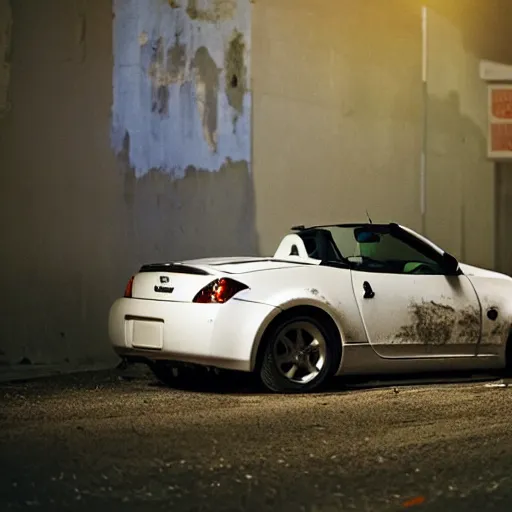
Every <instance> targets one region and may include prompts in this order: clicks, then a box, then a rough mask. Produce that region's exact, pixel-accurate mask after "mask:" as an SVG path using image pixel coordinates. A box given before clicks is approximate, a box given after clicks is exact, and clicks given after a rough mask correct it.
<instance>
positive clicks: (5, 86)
mask: <svg viewBox="0 0 512 512" xmlns="http://www.w3.org/2000/svg"><path fill="white" fill-rule="evenodd" d="M11 31H12V11H11V4H10V0H0V116H1V115H2V114H3V113H4V112H6V111H7V110H9V85H10V81H11Z"/></svg>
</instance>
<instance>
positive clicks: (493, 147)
mask: <svg viewBox="0 0 512 512" xmlns="http://www.w3.org/2000/svg"><path fill="white" fill-rule="evenodd" d="M488 89H489V107H488V115H489V134H488V155H489V158H494V159H497V160H498V159H499V160H501V159H512V84H510V85H509V84H503V85H499V84H493V85H489V87H488Z"/></svg>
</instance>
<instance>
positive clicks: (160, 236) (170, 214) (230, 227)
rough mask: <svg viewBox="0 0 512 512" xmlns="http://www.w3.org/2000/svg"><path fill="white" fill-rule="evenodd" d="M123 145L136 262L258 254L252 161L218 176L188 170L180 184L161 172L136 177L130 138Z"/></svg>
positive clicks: (126, 197) (126, 199)
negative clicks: (129, 160) (250, 164)
mask: <svg viewBox="0 0 512 512" xmlns="http://www.w3.org/2000/svg"><path fill="white" fill-rule="evenodd" d="M124 146H125V147H124V149H123V152H122V153H121V155H120V162H121V164H122V168H123V172H124V202H125V205H126V208H127V210H128V215H127V218H128V219H129V226H130V227H129V229H130V233H129V240H132V241H133V247H132V249H133V250H134V252H135V254H134V256H135V258H136V261H138V262H139V263H147V262H155V261H169V260H179V259H188V258H200V257H214V256H238V255H239V256H245V255H249V256H252V255H257V254H258V246H259V243H258V236H257V233H256V227H255V203H254V187H253V183H252V175H251V173H250V172H249V168H248V164H247V162H245V161H243V160H242V161H236V162H235V161H230V160H227V161H226V163H225V164H224V165H222V166H221V168H220V169H219V170H218V171H216V172H206V171H204V170H201V169H197V168H195V167H193V166H189V167H187V168H186V169H185V176H184V177H183V178H181V179H176V178H173V177H172V176H170V175H169V174H167V173H165V172H162V171H159V170H157V169H152V170H150V171H149V172H148V173H147V174H145V175H144V176H143V177H142V178H137V177H136V176H135V172H134V170H133V169H131V168H130V167H129V165H128V159H127V154H128V151H129V137H128V136H126V138H125V144H124Z"/></svg>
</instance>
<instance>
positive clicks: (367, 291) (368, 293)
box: [363, 281, 375, 299]
mask: <svg viewBox="0 0 512 512" xmlns="http://www.w3.org/2000/svg"><path fill="white" fill-rule="evenodd" d="M363 290H364V295H363V298H365V299H373V297H375V292H374V291H373V290H372V287H371V286H370V283H369V282H368V281H365V282H364V283H363Z"/></svg>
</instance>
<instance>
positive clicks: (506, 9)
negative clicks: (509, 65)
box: [406, 0, 512, 62]
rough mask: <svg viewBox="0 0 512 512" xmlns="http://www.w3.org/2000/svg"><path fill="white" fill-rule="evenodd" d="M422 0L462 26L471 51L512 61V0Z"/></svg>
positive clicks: (465, 43)
mask: <svg viewBox="0 0 512 512" xmlns="http://www.w3.org/2000/svg"><path fill="white" fill-rule="evenodd" d="M406 1H408V0H406ZM420 3H421V4H426V5H427V6H429V7H431V8H432V9H434V10H435V11H436V12H437V13H438V14H440V15H442V16H443V17H445V18H447V19H448V20H450V22H451V23H453V24H454V25H455V26H457V27H459V28H460V31H461V35H462V41H463V45H464V49H465V50H466V51H467V52H469V53H471V54H472V55H475V56H476V57H478V58H479V59H489V60H495V61H501V62H512V46H511V45H510V44H509V43H508V41H509V40H510V31H511V29H512V18H511V17H510V7H511V3H510V0H467V1H461V2H447V1H446V0H421V1H420ZM490 34H492V35H493V37H489V35H490Z"/></svg>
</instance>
